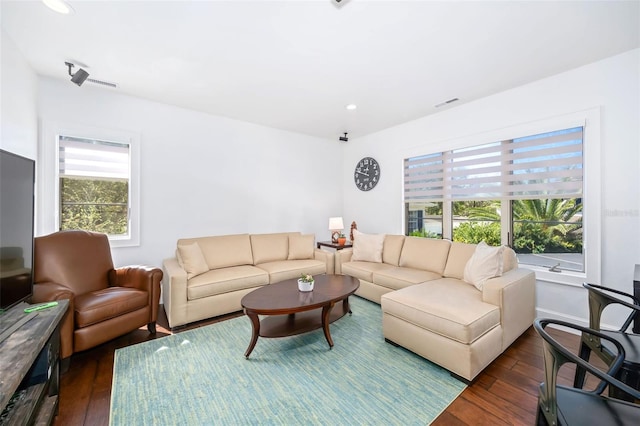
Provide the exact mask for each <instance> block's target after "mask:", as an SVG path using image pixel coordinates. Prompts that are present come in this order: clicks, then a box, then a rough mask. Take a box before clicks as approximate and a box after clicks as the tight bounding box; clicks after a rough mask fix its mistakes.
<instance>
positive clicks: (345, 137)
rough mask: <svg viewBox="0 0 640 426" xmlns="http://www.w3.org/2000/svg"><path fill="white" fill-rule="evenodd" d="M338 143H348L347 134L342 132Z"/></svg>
mask: <svg viewBox="0 0 640 426" xmlns="http://www.w3.org/2000/svg"><path fill="white" fill-rule="evenodd" d="M340 142H349V138H348V137H347V132H344V136H340Z"/></svg>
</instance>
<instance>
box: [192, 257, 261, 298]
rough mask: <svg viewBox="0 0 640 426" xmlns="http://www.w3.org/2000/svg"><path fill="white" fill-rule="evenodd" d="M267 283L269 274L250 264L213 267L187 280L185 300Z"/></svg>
mask: <svg viewBox="0 0 640 426" xmlns="http://www.w3.org/2000/svg"><path fill="white" fill-rule="evenodd" d="M266 284H269V275H268V274H267V273H266V272H265V271H263V270H262V269H260V268H256V267H255V266H251V265H242V266H231V267H228V268H221V269H213V270H211V271H209V272H205V273H204V274H201V275H198V276H197V277H193V278H191V279H190V280H189V281H187V300H195V299H201V298H203V297H209V296H215V295H217V294H223V293H229V292H232V291H236V290H243V289H246V288H252V287H260V286H262V285H266Z"/></svg>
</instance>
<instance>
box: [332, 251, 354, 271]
mask: <svg viewBox="0 0 640 426" xmlns="http://www.w3.org/2000/svg"><path fill="white" fill-rule="evenodd" d="M351 256H353V249H352V248H346V249H342V250H336V252H335V259H336V260H335V263H336V264H335V267H336V274H338V275H342V264H343V263H346V262H350V261H351Z"/></svg>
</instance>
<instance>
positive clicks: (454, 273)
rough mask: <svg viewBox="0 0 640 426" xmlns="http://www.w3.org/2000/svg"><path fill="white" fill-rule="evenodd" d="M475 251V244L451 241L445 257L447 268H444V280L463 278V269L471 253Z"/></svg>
mask: <svg viewBox="0 0 640 426" xmlns="http://www.w3.org/2000/svg"><path fill="white" fill-rule="evenodd" d="M475 251H476V245H475V244H466V243H458V242H456V241H453V242H452V243H451V248H450V249H449V257H447V266H446V267H445V268H444V274H443V275H444V276H445V278H457V279H459V280H461V279H463V278H464V267H465V266H466V264H467V262H468V261H469V259H471V256H473V253H474V252H475Z"/></svg>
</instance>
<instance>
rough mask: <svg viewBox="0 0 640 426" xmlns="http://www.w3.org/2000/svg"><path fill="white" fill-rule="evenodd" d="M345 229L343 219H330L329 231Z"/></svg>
mask: <svg viewBox="0 0 640 426" xmlns="http://www.w3.org/2000/svg"><path fill="white" fill-rule="evenodd" d="M342 229H344V223H342V218H341V217H330V218H329V230H330V231H333V230H336V231H337V230H342Z"/></svg>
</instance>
